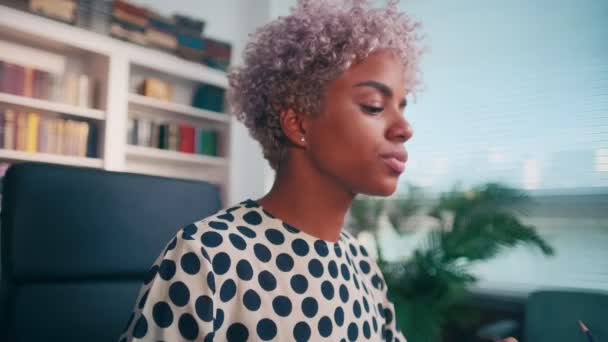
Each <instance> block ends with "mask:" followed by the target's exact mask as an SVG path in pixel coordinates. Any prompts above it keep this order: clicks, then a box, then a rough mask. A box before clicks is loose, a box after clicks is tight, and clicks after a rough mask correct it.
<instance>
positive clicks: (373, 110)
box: [360, 105, 384, 114]
mask: <svg viewBox="0 0 608 342" xmlns="http://www.w3.org/2000/svg"><path fill="white" fill-rule="evenodd" d="M360 106H361V109H362V110H363V111H364V112H367V113H370V114H378V113H380V112H382V111H383V110H384V108H382V107H376V106H368V105H360Z"/></svg>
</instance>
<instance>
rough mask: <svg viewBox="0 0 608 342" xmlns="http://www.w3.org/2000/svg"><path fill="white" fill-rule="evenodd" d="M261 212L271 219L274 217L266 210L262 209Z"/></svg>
mask: <svg viewBox="0 0 608 342" xmlns="http://www.w3.org/2000/svg"><path fill="white" fill-rule="evenodd" d="M262 212H263V213H264V214H265V215H266V216H268V217H270V218H272V219H273V218H275V217H274V216H273V215H272V214H271V213H269V212H267V211H266V210H265V209H262Z"/></svg>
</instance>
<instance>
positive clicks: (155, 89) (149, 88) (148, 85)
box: [138, 78, 173, 101]
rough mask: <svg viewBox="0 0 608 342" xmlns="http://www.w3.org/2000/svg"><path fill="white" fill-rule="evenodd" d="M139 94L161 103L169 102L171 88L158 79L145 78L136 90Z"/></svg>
mask: <svg viewBox="0 0 608 342" xmlns="http://www.w3.org/2000/svg"><path fill="white" fill-rule="evenodd" d="M138 90H139V93H140V94H142V95H144V96H149V97H153V98H156V99H159V100H163V101H171V99H172V98H173V87H172V86H171V84H169V83H168V82H164V81H162V80H160V79H158V78H146V79H144V80H143V82H142V83H141V85H140V86H139V88H138Z"/></svg>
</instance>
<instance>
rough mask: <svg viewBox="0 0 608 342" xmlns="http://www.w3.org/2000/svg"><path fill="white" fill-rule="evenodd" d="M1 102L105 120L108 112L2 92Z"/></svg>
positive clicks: (0, 94)
mask: <svg viewBox="0 0 608 342" xmlns="http://www.w3.org/2000/svg"><path fill="white" fill-rule="evenodd" d="M0 103H8V104H12V105H17V106H19V107H25V108H30V109H39V110H44V111H49V112H54V113H61V114H68V115H71V116H78V117H82V118H88V119H95V120H104V119H105V117H106V114H105V113H104V112H103V111H101V110H98V109H91V108H84V107H78V106H73V105H69V104H64V103H59V102H52V101H47V100H41V99H35V98H31V97H25V96H18V95H12V94H7V93H0Z"/></svg>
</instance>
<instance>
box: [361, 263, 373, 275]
mask: <svg viewBox="0 0 608 342" xmlns="http://www.w3.org/2000/svg"><path fill="white" fill-rule="evenodd" d="M359 268H361V272H363V273H365V274H368V273H369V271H370V270H371V268H370V266H369V263H368V262H367V261H365V260H361V261H359Z"/></svg>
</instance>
